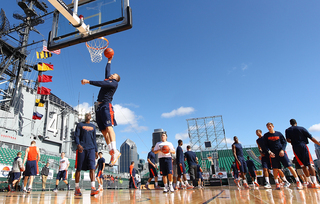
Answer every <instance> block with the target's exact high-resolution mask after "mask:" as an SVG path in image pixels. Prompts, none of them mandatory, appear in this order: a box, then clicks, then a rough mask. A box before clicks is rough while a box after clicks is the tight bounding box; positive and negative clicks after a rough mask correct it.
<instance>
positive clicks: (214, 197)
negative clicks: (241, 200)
mask: <svg viewBox="0 0 320 204" xmlns="http://www.w3.org/2000/svg"><path fill="white" fill-rule="evenodd" d="M223 192H224V190H222V191H220V193H218V194H217V195H215V196H213V197H212V198H210V199H209V200H207V201H206V202H204V203H202V204H208V203H210V202H211V201H213V200H214V199H216V198H217V197H218V196H219V195H221V193H223Z"/></svg>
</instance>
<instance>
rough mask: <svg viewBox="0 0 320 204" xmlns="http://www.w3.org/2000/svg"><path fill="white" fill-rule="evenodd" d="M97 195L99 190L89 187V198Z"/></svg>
mask: <svg viewBox="0 0 320 204" xmlns="http://www.w3.org/2000/svg"><path fill="white" fill-rule="evenodd" d="M98 193H99V190H97V189H96V188H95V187H91V193H90V195H91V196H94V195H97V194H98Z"/></svg>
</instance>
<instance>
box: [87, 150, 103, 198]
mask: <svg viewBox="0 0 320 204" xmlns="http://www.w3.org/2000/svg"><path fill="white" fill-rule="evenodd" d="M83 152H84V153H85V159H84V161H86V164H87V169H89V173H90V180H91V194H90V195H91V196H94V195H96V194H98V193H99V191H100V190H97V189H96V181H95V175H94V174H95V162H96V152H95V149H89V150H84V151H83Z"/></svg>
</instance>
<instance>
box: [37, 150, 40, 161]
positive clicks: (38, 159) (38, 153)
mask: <svg viewBox="0 0 320 204" xmlns="http://www.w3.org/2000/svg"><path fill="white" fill-rule="evenodd" d="M37 155H38V157H37V162H39V161H40V150H39V147H37Z"/></svg>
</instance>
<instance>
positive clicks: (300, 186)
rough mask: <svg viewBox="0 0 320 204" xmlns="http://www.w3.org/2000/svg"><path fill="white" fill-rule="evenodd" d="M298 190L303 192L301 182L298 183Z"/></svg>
mask: <svg viewBox="0 0 320 204" xmlns="http://www.w3.org/2000/svg"><path fill="white" fill-rule="evenodd" d="M297 189H298V190H303V185H302V184H301V182H300V181H298V182H297Z"/></svg>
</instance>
